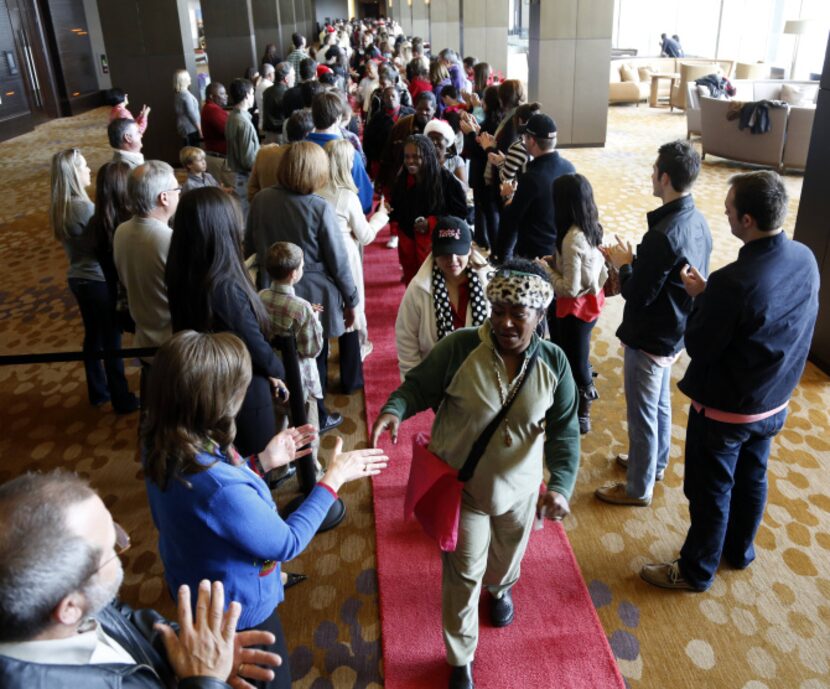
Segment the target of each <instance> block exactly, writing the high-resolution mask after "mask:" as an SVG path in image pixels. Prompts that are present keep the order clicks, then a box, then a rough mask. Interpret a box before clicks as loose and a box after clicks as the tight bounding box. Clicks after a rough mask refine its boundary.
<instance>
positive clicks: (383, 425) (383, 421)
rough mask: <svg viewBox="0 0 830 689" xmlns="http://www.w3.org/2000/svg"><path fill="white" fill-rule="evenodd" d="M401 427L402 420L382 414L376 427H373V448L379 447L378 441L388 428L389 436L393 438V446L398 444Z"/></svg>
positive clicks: (376, 421)
mask: <svg viewBox="0 0 830 689" xmlns="http://www.w3.org/2000/svg"><path fill="white" fill-rule="evenodd" d="M400 425H401V420H400V419H399V418H398V417H397V416H395V415H394V414H388V413H387V414H381V415H380V416H379V417H378V418H377V419H375V425H374V426H372V447H377V446H378V440H380V436H381V435H383V432H384V431H385V430H386V429H387V428H388V429H389V435H390V437H391V438H392V444H393V445H397V444H398V427H399V426H400Z"/></svg>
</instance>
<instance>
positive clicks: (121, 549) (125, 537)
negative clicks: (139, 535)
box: [93, 522, 132, 574]
mask: <svg viewBox="0 0 830 689" xmlns="http://www.w3.org/2000/svg"><path fill="white" fill-rule="evenodd" d="M112 525H113V527H114V528H115V547H114V550H115V555H113V556H112V557H110V558H107V559H106V560H105V561H104V562H102V563H101V564H100V565H98V569H96V570H95V571H94V572H93V574H97V573H98V572H100V571H101V570H102V569H104V567H106V566H107V565H108V564H109V563H110V562H112V561H113V560H115V559H116V558H118V557H121V556H122V555H123V554H124V553H126V552H127V551H128V550H129V549H130V546H131V545H132V542H131V541H130V534H128V533H127V532H126V531H125V530H124V527H123V526H121V524H119V523H118V522H113V523H112Z"/></svg>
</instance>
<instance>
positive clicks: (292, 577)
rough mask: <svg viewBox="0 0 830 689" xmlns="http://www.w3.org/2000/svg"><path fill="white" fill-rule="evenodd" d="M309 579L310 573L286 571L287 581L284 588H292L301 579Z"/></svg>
mask: <svg viewBox="0 0 830 689" xmlns="http://www.w3.org/2000/svg"><path fill="white" fill-rule="evenodd" d="M306 579H308V574H296V573H295V572H286V573H285V583H284V584H283V585H282V587H283V588H284V589H290V588H291V587H292V586H296V585H297V584H299V583H300V582H301V581H305V580H306Z"/></svg>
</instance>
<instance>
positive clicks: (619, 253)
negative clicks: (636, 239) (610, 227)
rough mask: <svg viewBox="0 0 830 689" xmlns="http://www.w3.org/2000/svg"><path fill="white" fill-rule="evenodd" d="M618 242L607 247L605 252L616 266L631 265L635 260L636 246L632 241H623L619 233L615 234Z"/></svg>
mask: <svg viewBox="0 0 830 689" xmlns="http://www.w3.org/2000/svg"><path fill="white" fill-rule="evenodd" d="M614 238H615V239H616V240H617V243H616V244H612V245H611V246H609V247H607V248H606V249H605V251H604V252H603V253H604V254H605V256H606V258H608V260H609V261H611V263H613V264H614V266H615V267H616V268H621V267H622V266H627V265H631V264H632V263H633V262H634V247H633V246H632V244H631V242H628V241H623V240H622V239H621V238H620V237H619V235H614Z"/></svg>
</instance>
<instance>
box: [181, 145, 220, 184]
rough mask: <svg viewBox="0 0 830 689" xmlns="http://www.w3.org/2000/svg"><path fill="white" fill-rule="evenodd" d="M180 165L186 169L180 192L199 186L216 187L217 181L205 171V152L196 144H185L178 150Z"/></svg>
mask: <svg viewBox="0 0 830 689" xmlns="http://www.w3.org/2000/svg"><path fill="white" fill-rule="evenodd" d="M179 160H180V161H181V163H182V167H183V168H185V169H186V170H187V180H186V181H185V183H184V184H183V185H182V194H184V193H185V192H187V191H190V190H191V189H198V188H199V187H218V186H219V182H217V181H216V178H215V177H214V176H213V175H211V174H210V173H209V172H207V159H206V158H205V152H204V151H203V150H202V149H201V148H197V147H196V146H185V147H184V148H183V149H182V150H181V151H180V152H179Z"/></svg>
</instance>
